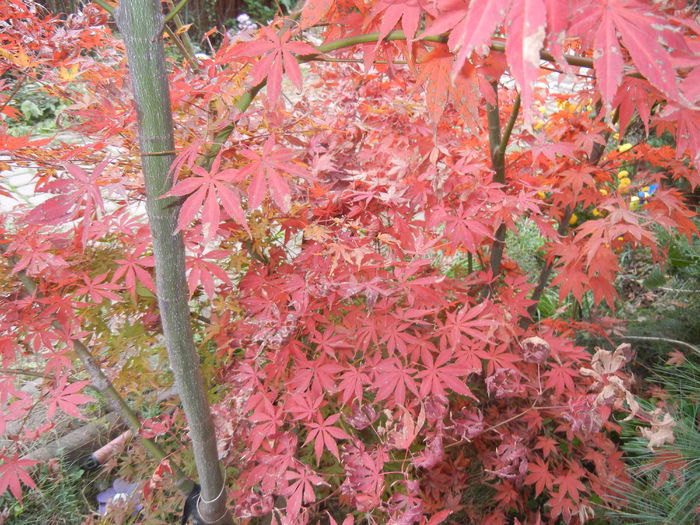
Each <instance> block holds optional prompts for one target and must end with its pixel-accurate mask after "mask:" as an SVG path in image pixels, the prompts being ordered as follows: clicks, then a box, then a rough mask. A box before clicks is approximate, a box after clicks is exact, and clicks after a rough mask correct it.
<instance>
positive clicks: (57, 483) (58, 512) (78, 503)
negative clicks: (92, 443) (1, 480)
mask: <svg viewBox="0 0 700 525" xmlns="http://www.w3.org/2000/svg"><path fill="white" fill-rule="evenodd" d="M84 474H85V473H84V471H83V470H82V469H80V468H79V467H77V466H76V465H71V464H63V465H61V464H58V463H57V464H56V465H55V467H51V468H49V467H47V466H46V465H42V466H41V467H40V468H39V469H38V470H37V471H35V472H34V473H33V475H32V478H33V479H34V480H35V482H36V484H37V486H38V488H39V490H27V488H26V487H23V489H24V490H23V494H22V503H20V502H19V501H17V500H16V499H15V498H14V497H13V496H12V495H11V494H10V493H9V492H6V493H5V494H4V495H3V496H1V497H0V513H7V518H6V521H5V523H6V524H7V525H10V524H16V525H73V524H75V525H79V524H81V523H83V521H84V518H85V516H86V515H87V514H90V513H91V512H92V511H93V510H94V509H96V508H97V504H96V500H95V496H96V494H97V493H98V492H99V490H100V487H98V484H99V483H98V480H96V477H95V475H93V474H85V475H84Z"/></svg>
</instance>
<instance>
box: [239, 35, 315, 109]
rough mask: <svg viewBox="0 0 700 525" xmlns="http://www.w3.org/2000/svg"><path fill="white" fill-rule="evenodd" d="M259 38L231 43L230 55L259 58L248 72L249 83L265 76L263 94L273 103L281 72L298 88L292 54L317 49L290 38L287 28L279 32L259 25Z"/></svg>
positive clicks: (279, 83)
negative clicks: (260, 36) (265, 86)
mask: <svg viewBox="0 0 700 525" xmlns="http://www.w3.org/2000/svg"><path fill="white" fill-rule="evenodd" d="M262 34H263V38H260V39H258V40H253V41H252V42H244V43H242V44H238V45H237V46H234V48H233V49H232V50H231V55H232V56H241V57H257V56H259V57H262V58H261V59H260V60H259V61H258V62H257V63H256V64H255V65H254V66H253V69H252V71H251V72H250V75H251V82H252V84H253V85H258V84H260V83H261V82H262V81H264V80H265V79H267V96H268V97H269V99H270V101H271V102H272V103H273V104H274V103H275V102H277V99H278V98H279V96H280V92H281V90H282V72H283V71H284V73H286V74H287V76H288V77H289V79H290V80H291V81H292V83H293V84H294V85H295V86H296V87H297V88H298V89H301V87H302V79H301V69H299V63H298V62H297V59H296V58H294V55H292V53H296V54H298V55H316V54H318V51H317V50H316V48H314V47H313V46H311V45H309V44H306V43H304V42H297V41H290V39H291V38H292V32H291V31H285V32H284V33H282V35H279V34H278V33H277V32H276V31H274V30H273V29H271V28H269V27H263V28H262Z"/></svg>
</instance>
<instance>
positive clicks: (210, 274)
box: [186, 249, 231, 298]
mask: <svg viewBox="0 0 700 525" xmlns="http://www.w3.org/2000/svg"><path fill="white" fill-rule="evenodd" d="M229 255H230V253H229V252H227V251H225V250H211V251H208V252H206V253H203V250H202V249H200V250H199V252H198V253H197V254H196V255H193V256H188V257H187V259H186V266H187V270H188V272H189V273H188V275H187V287H188V288H189V291H190V297H192V294H193V293H194V291H195V290H196V289H197V286H199V284H200V283H201V285H202V286H203V287H204V291H205V292H206V294H207V295H208V296H209V297H210V298H213V297H214V295H215V293H216V284H215V282H214V277H216V278H217V279H219V280H221V281H223V282H224V283H226V284H228V285H230V284H231V279H229V276H228V275H227V274H226V272H225V271H224V269H223V268H222V267H221V266H219V265H218V264H216V263H215V262H211V261H208V260H207V259H223V258H225V257H228V256H229Z"/></svg>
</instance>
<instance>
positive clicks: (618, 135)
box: [613, 131, 620, 140]
mask: <svg viewBox="0 0 700 525" xmlns="http://www.w3.org/2000/svg"><path fill="white" fill-rule="evenodd" d="M613 138H614V139H615V140H620V134H619V133H618V132H617V131H616V132H615V133H613Z"/></svg>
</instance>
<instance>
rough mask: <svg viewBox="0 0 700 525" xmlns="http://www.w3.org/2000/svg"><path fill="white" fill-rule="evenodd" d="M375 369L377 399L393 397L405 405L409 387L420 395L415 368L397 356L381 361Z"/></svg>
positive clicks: (374, 382) (374, 383)
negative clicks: (415, 378) (415, 377)
mask: <svg viewBox="0 0 700 525" xmlns="http://www.w3.org/2000/svg"><path fill="white" fill-rule="evenodd" d="M374 370H375V378H374V381H373V385H374V386H375V387H376V388H377V397H376V401H381V400H383V399H387V398H389V397H393V399H394V401H395V402H396V403H398V404H399V405H403V404H404V402H405V401H406V389H407V388H408V389H409V390H410V391H411V392H413V393H414V394H415V395H416V396H418V397H420V394H419V392H418V387H417V385H416V382H415V380H414V379H413V374H414V373H415V372H416V369H415V368H411V367H409V366H406V365H405V364H404V363H403V362H402V361H400V360H399V359H397V358H396V357H390V358H388V359H383V360H382V361H380V362H379V364H378V365H377V366H376V367H375V368H374Z"/></svg>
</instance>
